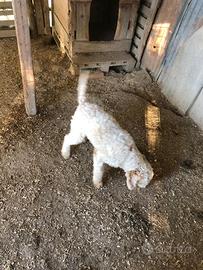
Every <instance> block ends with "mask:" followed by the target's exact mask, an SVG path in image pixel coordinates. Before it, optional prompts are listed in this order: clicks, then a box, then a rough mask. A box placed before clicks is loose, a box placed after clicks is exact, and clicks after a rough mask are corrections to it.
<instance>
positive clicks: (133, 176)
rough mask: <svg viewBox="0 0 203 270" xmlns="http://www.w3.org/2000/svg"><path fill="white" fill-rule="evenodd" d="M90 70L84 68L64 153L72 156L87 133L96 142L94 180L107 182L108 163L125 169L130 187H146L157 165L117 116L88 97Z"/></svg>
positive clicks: (94, 144) (94, 143)
mask: <svg viewBox="0 0 203 270" xmlns="http://www.w3.org/2000/svg"><path fill="white" fill-rule="evenodd" d="M88 78H89V72H88V71H87V72H86V71H84V72H81V74H80V77H79V83H78V103H79V105H78V107H77V109H76V111H75V113H74V115H73V117H72V120H71V130H70V133H69V134H67V135H66V136H65V137H64V142H63V147H62V150H61V153H62V156H63V157H64V158H65V159H67V158H69V157H70V146H71V145H76V144H79V143H82V142H83V141H84V140H85V138H86V137H87V138H88V140H89V141H90V142H91V143H92V145H93V146H94V155H93V166H94V169H93V183H94V185H95V187H96V188H101V187H102V186H103V183H102V176H103V172H104V163H106V164H108V165H110V166H112V167H119V168H121V169H123V170H124V171H125V175H126V178H127V187H128V189H130V190H132V189H134V188H135V187H136V186H139V187H141V188H144V187H146V186H147V184H149V182H150V181H151V179H152V178H153V175H154V173H153V169H152V167H151V165H150V164H149V162H148V161H147V160H146V159H145V157H144V156H143V155H142V154H141V153H140V152H139V150H138V149H137V147H136V145H135V143H134V141H133V138H132V137H131V136H130V135H129V134H128V133H127V132H126V131H125V130H123V129H122V128H121V127H120V126H119V124H118V123H117V122H116V120H115V119H114V118H113V117H112V116H110V115H109V114H107V113H106V112H104V111H103V110H102V108H100V107H99V106H97V105H96V104H91V103H89V102H87V101H86V95H85V93H86V88H87V83H88Z"/></svg>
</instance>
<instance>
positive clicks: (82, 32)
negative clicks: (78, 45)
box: [76, 2, 91, 40]
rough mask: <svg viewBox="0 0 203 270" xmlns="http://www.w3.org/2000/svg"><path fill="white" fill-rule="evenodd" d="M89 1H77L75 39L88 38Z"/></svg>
mask: <svg viewBox="0 0 203 270" xmlns="http://www.w3.org/2000/svg"><path fill="white" fill-rule="evenodd" d="M90 4H91V3H90V2H78V3H77V31H76V40H89V20H90Z"/></svg>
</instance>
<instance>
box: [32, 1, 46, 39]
mask: <svg viewBox="0 0 203 270" xmlns="http://www.w3.org/2000/svg"><path fill="white" fill-rule="evenodd" d="M34 6H35V14H36V21H37V31H38V34H39V35H44V18H43V6H42V2H41V0H35V1H34Z"/></svg>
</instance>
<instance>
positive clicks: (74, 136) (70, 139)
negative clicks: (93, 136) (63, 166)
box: [61, 132, 85, 159]
mask: <svg viewBox="0 0 203 270" xmlns="http://www.w3.org/2000/svg"><path fill="white" fill-rule="evenodd" d="M84 139H85V136H83V135H82V134H80V133H75V132H70V133H69V134H67V135H66V136H65V137H64V141H63V146H62V150H61V154H62V156H63V157H64V158H65V159H67V158H69V157H70V147H71V145H76V144H79V143H82V142H83V141H84Z"/></svg>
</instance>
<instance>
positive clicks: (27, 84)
mask: <svg viewBox="0 0 203 270" xmlns="http://www.w3.org/2000/svg"><path fill="white" fill-rule="evenodd" d="M12 4H13V13H14V16H15V26H16V36H17V43H18V52H19V58H20V66H21V74H22V81H23V90H24V100H25V109H26V112H27V114H28V115H35V114H36V103H35V82H34V74H33V67H32V56H31V44H30V33H29V25H28V13H27V4H26V0H12Z"/></svg>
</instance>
